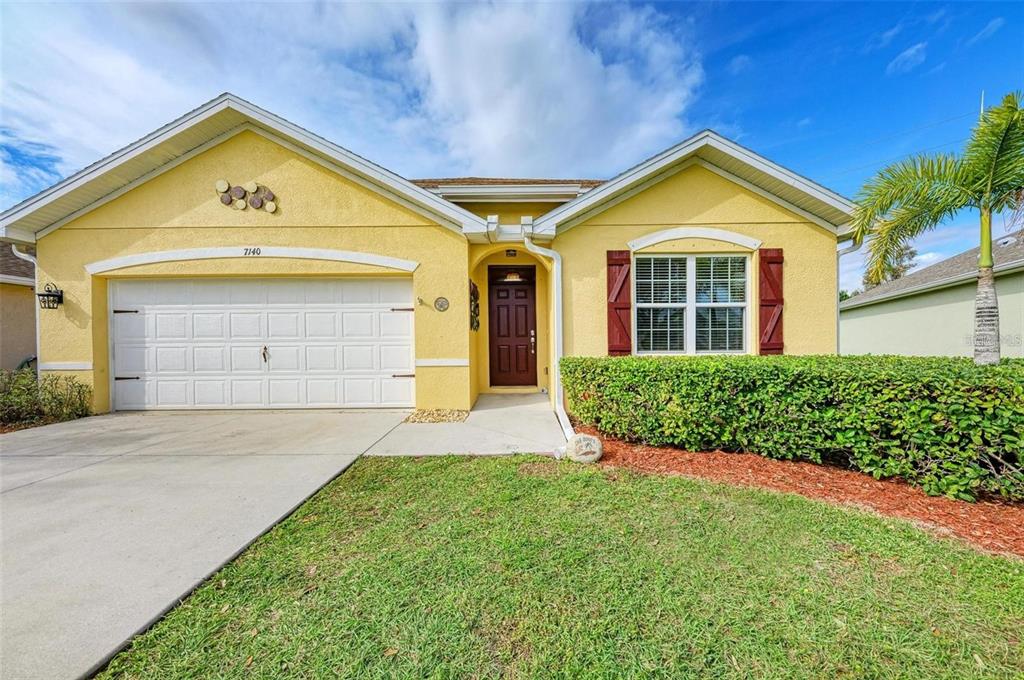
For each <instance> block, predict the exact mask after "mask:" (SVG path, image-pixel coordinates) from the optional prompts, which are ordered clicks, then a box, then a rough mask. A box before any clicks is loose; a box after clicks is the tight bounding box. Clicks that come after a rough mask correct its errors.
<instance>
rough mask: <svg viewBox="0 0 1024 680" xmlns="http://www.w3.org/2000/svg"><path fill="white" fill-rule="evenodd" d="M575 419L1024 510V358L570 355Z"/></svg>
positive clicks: (659, 441)
mask: <svg viewBox="0 0 1024 680" xmlns="http://www.w3.org/2000/svg"><path fill="white" fill-rule="evenodd" d="M561 372H562V378H563V381H564V384H565V391H566V396H567V398H568V402H569V410H570V411H571V413H572V414H573V416H574V417H575V418H577V419H578V420H579V421H580V422H582V423H584V424H588V425H593V426H595V427H596V428H597V429H598V430H600V431H601V432H603V433H605V434H608V435H611V436H614V437H618V438H621V439H626V440H630V441H640V442H644V443H647V444H651V445H655V446H657V445H672V446H677V447H680V448H684V449H688V450H691V451H709V450H715V449H721V450H724V451H743V452H750V453H757V454H760V455H763V456H767V457H769V458H783V459H790V460H805V461H812V462H815V463H821V462H831V463H839V464H842V465H844V466H847V467H850V468H852V469H855V470H860V471H861V472H866V473H868V474H870V475H872V476H874V477H875V478H876V479H880V478H884V477H902V478H903V479H906V480H908V481H910V482H912V483H914V484H918V485H920V486H921V487H922V488H923V489H924V490H925V491H926V492H927V493H929V494H932V495H940V494H944V495H947V496H951V497H955V498H960V499H963V500H973V499H974V498H975V497H976V495H977V494H978V493H980V492H989V493H999V494H1002V495H1003V496H1005V497H1008V498H1013V499H1017V500H1024V473H1022V470H1021V468H1022V465H1024V362H1020V361H1005V362H1004V363H1003V364H1001V365H999V366H988V367H981V366H975V365H974V363H973V362H972V361H970V360H969V359H958V358H930V357H892V356H858V357H853V356H843V357H832V356H812V357H794V356H776V357H768V356H765V357H762V356H707V357H614V358H612V357H599V358H583V357H567V358H565V359H562V362H561Z"/></svg>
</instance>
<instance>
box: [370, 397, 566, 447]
mask: <svg viewBox="0 0 1024 680" xmlns="http://www.w3.org/2000/svg"><path fill="white" fill-rule="evenodd" d="M564 445H565V435H563V434H562V428H561V427H560V426H559V424H558V419H557V418H555V414H554V411H552V410H551V402H550V401H548V395H546V394H507V395H506V394H481V395H480V398H479V399H478V400H477V402H476V405H475V406H474V407H473V410H472V411H470V413H469V417H468V418H467V419H466V420H465V421H464V422H461V423H402V424H401V425H399V426H398V427H396V428H395V429H393V430H391V432H389V433H388V434H387V436H385V437H384V438H383V439H381V440H380V441H379V442H377V443H376V444H374V445H373V446H371V447H370V448H369V450H368V451H367V452H366V455H369V456H404V455H410V454H413V455H420V456H434V455H444V454H449V453H458V454H474V455H494V454H507V453H551V452H552V451H554V450H555V449H556V448H558V447H559V446H564Z"/></svg>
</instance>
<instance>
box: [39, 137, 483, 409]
mask: <svg viewBox="0 0 1024 680" xmlns="http://www.w3.org/2000/svg"><path fill="white" fill-rule="evenodd" d="M221 178H224V179H227V180H228V181H230V182H232V183H239V184H241V183H245V182H248V181H256V182H258V183H260V184H263V185H265V186H268V187H270V189H272V190H273V191H274V192H275V194H277V196H278V197H279V201H278V205H279V209H278V211H277V212H276V213H274V214H270V213H267V212H264V211H255V210H251V209H249V210H244V211H236V210H233V209H231V208H228V207H225V206H223V205H222V204H221V203H220V201H219V196H218V195H217V193H216V192H215V191H214V188H213V185H214V182H215V181H216V180H217V179H221ZM217 246H240V247H244V246H263V247H267V246H290V247H305V248H309V247H315V248H326V249H336V250H352V251H359V252H367V253H375V254H380V255H387V256H390V257H397V258H402V259H407V260H413V261H416V262H419V263H420V266H419V267H418V268H417V270H416V271H415V273H414V274H413V275H412V277H413V293H414V296H416V297H419V298H422V299H423V300H424V302H425V304H423V305H418V304H417V305H416V311H415V315H416V317H415V334H416V335H415V342H416V357H417V359H424V358H444V359H452V358H454V359H463V360H465V359H468V357H469V311H468V295H467V294H466V288H467V280H468V276H469V273H468V244H467V242H466V240H465V239H464V238H463V237H462V236H461V235H460V234H456V233H454V232H452V231H451V230H449V229H447V228H445V227H442V226H439V225H437V224H434V223H432V222H430V221H429V220H427V219H426V218H424V217H422V216H420V215H419V214H417V213H415V212H413V211H411V210H408V209H406V208H405V207H403V206H401V205H399V204H398V203H395V202H393V201H391V200H389V199H388V198H386V197H383V196H381V195H379V194H377V193H375V192H373V191H370V190H368V189H366V188H364V187H362V186H360V185H358V184H356V183H354V182H351V181H349V180H347V179H345V178H343V177H341V176H339V175H338V174H337V173H335V172H332V171H330V170H328V169H326V168H324V167H322V166H321V165H319V164H318V163H315V162H313V161H311V160H309V159H306V158H304V157H302V156H300V155H298V154H295V153H293V152H291V151H289V150H287V149H285V148H284V147H281V146H279V145H277V144H275V143H273V142H272V141H270V140H268V139H265V138H264V137H262V136H260V135H257V134H255V133H253V132H243V133H241V134H239V135H237V136H235V137H232V138H231V139H229V140H227V141H225V142H224V143H222V144H220V145H218V146H216V147H214V148H212V149H209V150H207V151H205V152H204V153H202V154H200V155H198V156H196V157H194V158H192V159H190V160H188V161H186V162H185V163H183V164H181V165H179V166H177V167H175V168H173V169H171V170H169V171H167V172H165V173H163V174H162V175H159V176H158V177H156V178H154V179H152V180H150V181H149V182H147V183H145V184H143V185H141V186H139V187H137V188H135V189H133V190H132V191H129V192H128V193H126V194H124V195H123V196H121V197H119V198H117V199H116V200H114V201H112V202H110V203H107V204H106V205H103V206H101V207H99V208H97V209H96V210H94V211H92V212H90V213H88V214H86V215H84V216H82V217H80V218H78V219H76V220H74V221H73V222H70V223H68V224H67V225H65V226H64V227H62V228H61V229H59V230H57V231H54V232H52V233H51V234H49V235H47V236H45V237H43V238H42V239H40V241H39V243H38V260H39V277H40V281H53V282H56V283H58V285H59V286H60V287H61V288H63V289H64V295H65V304H64V305H63V306H62V307H61V308H60V309H57V310H52V311H46V312H44V313H42V314H41V316H40V331H41V343H42V349H41V354H42V361H43V362H56V361H60V362H65V361H74V362H90V361H91V362H92V363H93V371H78V372H76V375H77V376H78V377H79V378H80V379H82V380H83V381H85V382H89V383H93V384H94V385H95V389H96V397H95V404H94V406H95V409H96V410H97V411H104V410H107V409H108V408H109V394H108V391H107V387H106V386H107V382H108V379H109V373H108V370H107V369H108V367H107V342H108V338H107V305H106V279H107V278H114V277H119V276H268V275H269V276H275V275H292V276H294V275H301V276H332V275H339V276H340V275H363V276H365V275H380V274H384V273H385V272H387V274H388V275H402V274H403V273H402V272H395V271H394V270H384V269H381V268H377V267H369V266H366V265H358V264H347V263H338V262H323V261H313V260H291V259H283V258H271V257H265V258H264V257H261V258H259V259H258V261H256V260H252V259H224V260H199V261H189V262H173V263H162V264H154V265H146V266H142V267H129V268H126V269H121V270H118V271H115V272H110V273H106V274H104V275H103V276H89V275H88V274H87V273H86V271H85V265H87V264H89V263H92V262H96V261H99V260H105V259H109V258H112V257H119V256H124V255H129V254H133V253H144V252H151V251H161V250H175V249H183V248H202V247H217ZM404 275H408V274H407V273H404ZM438 296H444V297H447V298H448V299H449V300H450V302H451V306H450V308H449V310H448V311H446V312H443V313H442V312H438V311H436V310H435V309H434V308H433V306H432V301H433V300H434V298H436V297H438ZM93 374H95V376H94V375H93ZM469 384H470V379H469V367H468V366H440V367H417V369H416V401H417V406H419V407H421V408H463V409H464V408H468V407H469V405H470V392H469Z"/></svg>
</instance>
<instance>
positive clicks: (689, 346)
mask: <svg viewBox="0 0 1024 680" xmlns="http://www.w3.org/2000/svg"><path fill="white" fill-rule="evenodd" d="M642 257H649V258H659V259H663V258H672V257H676V258H678V257H682V258H685V259H686V299H687V302H686V303H678V302H677V303H665V304H650V305H649V304H646V303H645V304H644V307H645V308H651V307H673V308H676V309H681V308H685V309H686V322H685V323H686V327H685V331H684V332H685V334H686V335H685V340H684V342H685V344H684V347H685V349H684V351H682V352H670V351H645V352H641V351H640V350H639V349H638V345H639V337H638V335H637V328H636V310H637V309H639V306H638V304H637V301H636V260H637V258H642ZM698 257H742V258H743V259H744V260H746V263H745V271H746V280H745V282H744V291H743V297H744V300H745V302H744V303H743V305H742V307H743V349H740V350H732V351H702V352H698V351H697V307H739V306H740V305H738V304H736V303H734V302H708V303H704V304H700V305H698V304H697V302H696V301H695V300H691V296H695V295H696V292H697V266H696V262H697V258H698ZM752 264H753V258H752V257H751V255H750V254H749V253H635V252H634V253H632V261H631V262H630V265H629V279H630V281H629V283H630V303H631V304H630V312H629V315H630V334H631V342H630V344H631V345H632V353H633V354H634V355H635V356H714V355H722V354H733V355H736V354H751V353H752V352H751V342H750V306H751V301H750V276H751V265H752Z"/></svg>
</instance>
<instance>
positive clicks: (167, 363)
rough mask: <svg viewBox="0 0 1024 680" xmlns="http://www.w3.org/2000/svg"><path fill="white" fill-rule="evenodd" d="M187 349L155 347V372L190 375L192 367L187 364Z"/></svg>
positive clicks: (182, 346)
mask: <svg viewBox="0 0 1024 680" xmlns="http://www.w3.org/2000/svg"><path fill="white" fill-rule="evenodd" d="M188 350H189V348H188V347H187V346H185V345H181V346H178V347H157V348H156V366H155V371H156V373H158V374H162V373H191V372H192V367H191V366H190V364H189V360H188V355H189V354H190V352H189V351H188Z"/></svg>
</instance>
